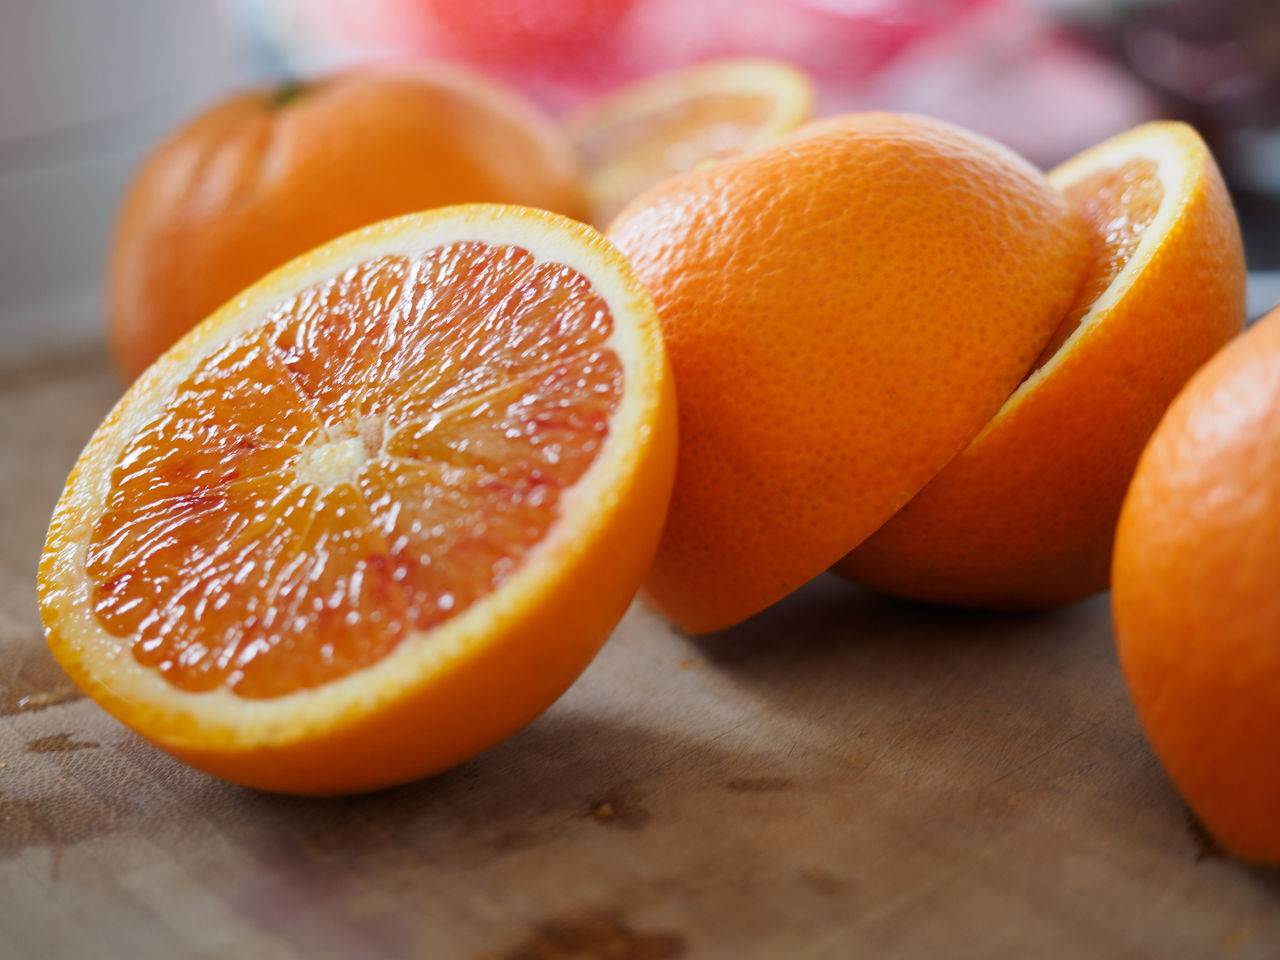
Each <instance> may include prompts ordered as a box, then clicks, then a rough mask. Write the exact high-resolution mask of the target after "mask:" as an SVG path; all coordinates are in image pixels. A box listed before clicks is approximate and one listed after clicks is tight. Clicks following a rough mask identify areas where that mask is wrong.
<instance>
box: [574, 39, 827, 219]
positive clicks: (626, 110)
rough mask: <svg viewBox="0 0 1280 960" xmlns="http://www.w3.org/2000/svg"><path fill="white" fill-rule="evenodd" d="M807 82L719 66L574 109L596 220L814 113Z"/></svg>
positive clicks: (748, 66) (736, 64) (675, 74)
mask: <svg viewBox="0 0 1280 960" xmlns="http://www.w3.org/2000/svg"><path fill="white" fill-rule="evenodd" d="M812 103H813V90H812V85H811V83H810V82H809V79H808V78H807V77H806V76H805V75H804V74H803V73H801V72H800V71H799V70H797V69H796V68H795V67H792V66H791V65H790V64H786V63H782V62H781V61H777V60H768V59H754V58H741V59H727V60H712V61H708V62H705V63H700V64H697V65H695V66H692V67H685V68H683V69H680V70H672V71H669V72H667V73H662V74H658V75H657V76H654V77H649V78H647V79H644V80H640V81H638V82H636V83H633V84H631V85H630V86H627V87H624V88H623V89H621V90H618V91H615V92H613V93H609V94H606V95H605V96H603V97H600V98H599V99H597V100H594V101H592V102H591V103H588V104H587V105H585V106H583V107H580V108H579V109H578V110H576V111H574V113H572V114H571V115H570V116H569V117H567V118H566V119H565V129H566V130H567V131H568V134H569V137H570V139H571V141H572V142H573V143H574V145H575V147H576V148H577V152H578V157H579V159H580V160H581V161H582V165H583V167H584V169H585V170H586V192H587V199H588V203H589V204H590V208H591V220H592V222H593V223H596V224H599V225H601V226H604V225H605V224H608V223H609V222H610V221H611V220H613V218H614V217H615V216H616V215H617V214H618V212H619V211H620V210H621V209H622V208H623V207H624V206H626V204H627V203H628V202H629V201H631V200H632V199H633V198H635V197H637V196H639V195H640V194H641V193H643V192H644V191H645V190H646V189H648V188H649V187H651V186H653V185H654V184H655V183H658V182H659V181H661V180H663V179H665V178H667V177H669V176H672V175H673V174H676V173H680V172H683V171H685V170H691V169H693V168H694V167H696V166H698V165H699V164H702V163H707V162H711V161H716V160H722V159H724V158H726V157H730V156H733V155H734V154H737V153H742V152H743V151H746V150H750V149H752V148H754V147H758V146H761V145H762V144H766V143H770V142H772V141H774V140H776V139H778V138H779V137H780V136H782V135H783V134H784V133H786V132H788V131H789V130H792V129H793V128H795V127H796V126H798V125H800V124H801V123H803V122H804V121H806V120H807V119H809V116H810V114H811V112H812Z"/></svg>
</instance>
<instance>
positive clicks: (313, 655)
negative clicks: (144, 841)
mask: <svg viewBox="0 0 1280 960" xmlns="http://www.w3.org/2000/svg"><path fill="white" fill-rule="evenodd" d="M674 422H675V421H674V399H673V394H672V387H671V380H670V375H669V373H668V369H667V361H666V357H665V352H664V349H663V345H662V340H661V337H660V334H659V330H658V324H657V319H656V316H655V314H654V311H653V307H652V305H651V303H650V300H649V297H648V295H647V294H646V293H645V292H644V290H643V289H642V288H641V287H640V286H639V285H638V283H637V282H636V281H635V279H634V278H633V276H632V274H631V271H630V268H629V267H628V266H627V264H626V262H625V261H624V260H623V259H622V257H621V256H620V255H619V254H618V253H617V252H616V251H615V250H614V249H613V248H612V247H611V246H610V245H609V244H608V243H607V242H606V241H604V240H603V238H601V237H600V236H599V235H598V234H597V233H595V231H593V230H591V229H590V228H589V227H585V226H583V225H581V224H577V223H575V222H573V221H571V220H568V219H565V218H563V217H559V216H556V215H553V214H549V213H545V212H542V211H535V210H531V209H527V208H519V207H500V206H469V207H455V208H445V209H442V210H437V211H433V212H430V213H426V214H419V215H415V216H410V217H405V218H402V219H397V220H390V221H386V222H384V223H381V224H378V225H375V226H373V227H369V228H366V229H364V230H361V231H358V232H356V233H353V234H349V235H347V236H345V237H343V238H340V239H339V240H336V241H334V242H332V243H330V244H328V245H326V246H324V247H321V248H319V249H318V250H315V251H313V252H312V253H310V254H308V255H306V256H304V257H301V258H299V259H298V260H295V261H293V262H292V263H290V264H288V265H287V266H285V267H283V268H281V269H280V270H279V271H277V272H276V273H273V274H272V275H270V276H268V277H267V278H266V279H264V280H262V281H260V282H259V283H258V284H256V285H254V286H253V287H251V288H249V289H248V290H247V291H245V292H244V293H243V294H241V295H240V296H239V297H238V298H236V299H235V300H234V301H232V302H231V303H228V304H227V305H226V306H224V307H223V308H222V309H221V310H219V311H218V312H217V313H215V314H214V315H213V316H212V317H210V318H209V319H208V320H207V321H205V322H204V323H203V324H202V325H200V326H199V327H198V328H197V329H196V330H195V331H193V332H192V333H191V334H190V335H188V336H187V337H186V338H185V339H183V340H182V341H181V342H180V343H179V344H178V345H177V346H176V347H175V348H174V349H172V350H171V351H170V352H169V353H167V354H166V355H165V356H163V357H162V358H161V359H160V360H159V361H157V363H156V364H155V365H154V366H152V368H151V369H150V370H149V371H148V372H147V373H146V374H144V376H143V377H142V378H140V379H139V381H138V382H137V383H136V384H135V385H134V386H133V387H132V389H130V391H129V392H128V393H127V394H126V395H125V397H124V398H123V399H122V400H121V401H120V403H119V404H118V405H117V407H116V408H115V410H114V411H112V413H111V414H110V416H109V417H108V418H107V420H106V421H105V423H104V424H103V425H102V426H101V427H100V428H99V430H98V432H97V434H96V435H95V436H94V438H93V440H92V441H91V442H90V444H89V446H88V447H87V448H86V450H85V452H84V453H83V454H82V456H81V458H80V460H79V462H78V463H77V464H76V467H75V469H74V470H73V472H72V474H71V477H70V479H69V480H68V483H67V487H66V490H65V491H64V493H63V496H62V499H61V501H60V502H59V504H58V506H57V509H56V511H55V513H54V517H53V521H52V524H51V527H50V531H49V538H48V542H47V544H46V547H45V553H44V557H43V561H42V563H41V567H40V575H39V587H40V602H41V610H42V614H43V617H44V621H45V625H46V629H47V633H48V639H49V644H50V647H51V649H52V650H53V653H54V655H55V656H56V657H57V659H58V661H59V662H60V663H61V664H62V666H63V667H64V668H65V669H66V670H67V672H68V673H69V674H70V675H71V677H72V679H74V680H75V681H76V682H77V683H78V684H79V685H80V686H81V687H82V688H83V689H84V690H85V691H86V692H87V693H89V694H90V695H91V696H92V697H93V698H94V699H96V700H97V701H98V702H99V703H100V704H102V705H103V706H104V707H105V708H106V709H107V710H109V711H110V712H111V713H113V714H114V715H115V716H116V717H118V718H119V719H120V720H122V721H123V722H124V723H126V724H128V725H129V726H130V727H132V728H133V729H135V730H136V731H138V732H139V733H140V734H142V735H143V736H144V737H147V738H148V739H150V740H152V741H153V742H155V743H156V744H157V745H159V746H161V747H162V748H164V749H165V750H168V751H169V752H171V753H173V754H174V755H175V756H177V757H179V758H180V759H182V760H185V761H186V762H188V763H190V764H192V765H193V766H196V767H199V768H201V769H203V770H206V771H209V772H211V773H214V774H216V775H218V776H222V777H225V778H227V779H230V780H234V781H237V782H240V783H244V784H248V785H252V786H257V787H263V788H267V789H273V790H284V791H290V792H298V793H335V792H346V791H353V790H366V789H371V788H376V787H380V786H384V785H387V784H392V783H397V782H401V781H404V780H407V779H412V778H415V777H419V776H422V775H425V774H429V773H432V772H435V771H438V770H441V769H443V768H446V767H448V766H451V765H453V764H456V763H458V762H460V761H462V760H465V759H467V758H468V757H470V756H471V755H473V754H475V753H476V752H478V751H480V750H482V749H484V748H485V747H487V746H489V745H491V744H493V743H495V742H497V741H498V740H500V739H502V738H503V737H505V736H507V735H509V734H511V733H512V732H514V731H515V730H517V729H519V728H520V727H521V726H523V725H524V724H526V723H527V722H529V720H531V719H532V718H533V717H535V716H537V714H538V713H539V712H541V711H542V710H543V709H545V708H546V707H547V706H548V705H549V704H550V703H551V702H552V701H554V700H555V699H556V697H558V696H559V695H560V694H561V693H562V692H563V691H564V690H565V689H566V688H567V687H568V686H569V684H570V683H572V681H573V680H574V678H575V677H577V675H578V674H579V672H581V670H582V669H584V668H585V666H586V665H587V663H588V662H589V661H590V659H591V658H592V656H593V655H594V653H595V652H596V650H597V649H598V648H599V646H600V644H601V643H602V642H603V641H604V639H605V637H606V636H607V634H608V633H609V631H610V630H611V629H612V627H613V626H614V624H615V623H616V622H617V620H618V619H619V617H621V615H622V613H623V612H624V611H625V609H626V607H627V605H628V603H629V602H630V600H631V598H632V596H633V595H634V593H635V591H636V589H637V587H638V586H639V584H640V581H641V579H642V578H643V576H644V573H645V570H646V568H647V566H648V563H649V560H650V557H651V556H652V554H653V551H654V549H655V545H656V542H657V538H658V533H659V530H660V528H661V525H662V521H663V517H664V514H665V510H666V501H667V498H668V494H669V490H670V485H671V478H672V473H673V469H674V466H673V464H674V455H675V427H674Z"/></svg>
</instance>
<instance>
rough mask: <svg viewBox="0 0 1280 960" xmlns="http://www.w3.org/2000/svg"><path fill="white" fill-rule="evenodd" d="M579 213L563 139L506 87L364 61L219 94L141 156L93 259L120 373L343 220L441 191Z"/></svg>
mask: <svg viewBox="0 0 1280 960" xmlns="http://www.w3.org/2000/svg"><path fill="white" fill-rule="evenodd" d="M470 202H488V203H510V204H521V205H525V206H532V207H540V208H544V209H547V210H552V211H554V212H557V213H563V214H567V215H569V216H572V217H575V218H579V219H580V218H582V217H583V216H584V215H585V208H584V201H583V199H582V193H581V184H580V175H579V169H578V166H577V162H576V160H575V159H574V157H573V148H572V147H571V146H570V145H569V143H568V141H567V139H566V138H565V137H564V135H563V134H562V133H561V132H560V130H559V127H558V126H557V125H556V124H555V122H554V121H553V120H551V119H550V118H549V117H547V116H545V115H543V114H542V112H541V111H539V110H538V109H537V108H536V107H535V106H534V105H533V104H531V103H528V102H526V101H525V100H524V99H523V98H522V97H520V96H519V95H518V94H517V93H515V92H514V91H511V90H508V89H506V88H505V87H502V86H500V85H498V84H496V83H494V82H493V81H490V80H487V79H485V78H484V77H481V76H479V75H477V74H474V73H471V72H469V71H466V70H463V69H462V68H457V67H447V66H444V65H440V64H419V65H406V66H383V67H376V68H374V67H366V68H363V69H360V70H353V71H350V72H348V73H344V74H339V75H336V76H332V77H325V78H318V79H315V80H312V81H308V82H306V83H304V84H291V85H286V86H284V87H282V88H278V89H274V90H253V91H249V92H246V93H243V94H239V95H236V96H233V97H231V98H230V99H228V100H226V101H224V102H222V103H220V104H217V105H216V106H214V107H212V108H211V109H209V110H208V111H206V112H205V113H203V114H201V115H200V116H198V117H196V118H195V119H194V120H192V121H191V122H190V123H189V124H187V125H186V126H185V127H183V128H182V129H181V130H178V131H177V132H175V133H174V134H173V135H172V136H171V137H170V138H169V139H168V140H167V141H166V142H164V143H163V144H161V145H160V146H159V147H158V148H156V150H155V151H154V152H153V153H152V154H151V155H150V156H149V157H148V158H147V159H146V160H145V162H144V163H143V165H142V167H141V168H140V169H139V171H138V173H137V174H136V176H135V178H134V181H133V183H132V185H131V187H130V188H129V191H128V193H127V195H126V197H125V200H124V205H123V208H122V210H121V212H120V217H119V220H118V222H117V225H116V229H115V236H114V238H113V240H112V247H111V262H110V265H109V271H108V290H107V294H108V295H107V302H108V314H109V316H108V320H109V332H110V338H111V346H112V349H113V352H114V354H115V357H116V361H117V364H118V366H119V367H120V370H121V372H122V373H124V374H125V376H127V377H129V378H132V377H135V376H137V375H138V374H139V373H140V372H141V371H142V370H143V369H145V368H146V366H147V364H149V363H150V362H151V361H152V360H154V359H155V358H156V357H158V356H159V355H160V354H161V353H163V352H164V351H165V350H166V349H167V348H168V347H169V346H170V345H171V344H172V343H174V342H175V341H176V340H177V339H178V338H179V337H180V336H182V334H184V333H186V331H187V330H189V329H190V328H191V327H193V326H194V325H195V324H196V323H198V322H199V321H200V320H202V319H204V317H205V316H206V315H208V314H209V313H211V312H213V310H215V309H216V308H217V307H219V306H220V305H222V303H223V302H225V301H227V300H229V299H230V298H231V297H233V296H235V295H236V294H237V293H239V292H240V291H241V290H242V289H244V288H245V287H247V286H248V285H249V284H251V283H253V282H254V281H255V280H257V279H258V278H259V277H261V276H262V275H263V274H265V273H267V272H268V271H269V270H272V269H273V268H275V267H278V266H280V265H281V264H282V263H284V262H285V261H286V260H289V259H290V258H292V257H295V256H297V255H299V254H302V253H305V252H306V251H307V250H310V249H311V248H312V247H315V246H317V245H319V244H321V243H323V242H325V241H326V240H330V239H332V238H334V237H336V236H338V235H339V234H342V233H346V232H347V231H349V230H354V229H355V228H357V227H361V226H364V225H366V224H369V223H373V222H374V221H377V220H382V219H385V218H387V217H392V216H396V215H398V214H405V213H412V212H415V211H418V210H426V209H429V208H432V207H440V206H445V205H448V204H456V203H470Z"/></svg>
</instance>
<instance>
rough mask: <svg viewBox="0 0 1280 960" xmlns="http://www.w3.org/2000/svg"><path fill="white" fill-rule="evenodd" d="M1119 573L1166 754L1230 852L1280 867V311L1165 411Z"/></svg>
mask: <svg viewBox="0 0 1280 960" xmlns="http://www.w3.org/2000/svg"><path fill="white" fill-rule="evenodd" d="M1112 570H1113V572H1112V614H1113V618H1114V622H1115V632H1116V642H1117V646H1118V649H1119V654H1120V666H1121V668H1122V669H1123V670H1124V675H1125V680H1126V682H1127V684H1128V687H1129V694H1130V696H1131V697H1132V698H1133V703H1134V706H1135V708H1136V709H1137V712H1138V718H1139V719H1140V720H1141V721H1142V726H1143V728H1144V729H1145V730H1146V733H1147V737H1148V738H1149V739H1150V741H1151V746H1152V747H1153V748H1154V750H1155V753H1156V756H1157V757H1159V758H1160V762H1161V764H1163V766H1164V768H1165V771H1166V772H1167V773H1168V775H1169V778H1170V779H1171V780H1172V781H1173V783H1174V785H1175V786H1176V787H1177V788H1178V790H1179V791H1180V792H1181V793H1182V795H1183V797H1184V798H1185V799H1186V801H1187V802H1188V803H1189V804H1190V805H1191V807H1192V809H1193V810H1195V812H1196V814H1197V816H1199V817H1200V819H1201V821H1202V822H1203V823H1204V825H1205V827H1207V828H1208V830H1209V832H1210V833H1212V834H1213V835H1214V837H1216V838H1217V840H1218V841H1219V842H1220V843H1221V844H1222V845H1223V846H1224V847H1225V848H1226V849H1227V850H1228V851H1230V852H1231V853H1232V854H1234V855H1235V856H1237V857H1241V858H1243V859H1245V860H1251V861H1257V862H1263V863H1280V764H1277V763H1276V758H1277V756H1280V590H1277V589H1276V588H1277V573H1278V572H1280V311H1272V313H1271V314H1270V315H1269V316H1267V317H1266V318H1265V319H1263V320H1260V321H1259V322H1258V323H1257V324H1256V325H1255V326H1253V327H1252V328H1250V329H1249V330H1247V331H1246V332H1245V333H1244V334H1243V335H1242V336H1241V337H1240V338H1238V339H1237V340H1235V341H1234V342H1232V343H1231V344H1230V345H1229V346H1227V348H1226V349H1224V350H1223V351H1222V352H1221V353H1220V354H1218V355H1217V356H1216V357H1215V358H1214V359H1213V360H1212V361H1210V362H1209V363H1208V364H1207V365H1206V366H1205V367H1204V369H1203V370H1201V371H1200V372H1199V373H1198V374H1196V376H1195V377H1194V378H1193V379H1192V380H1191V381H1190V383H1188V384H1187V387H1186V389H1185V390H1183V392H1182V393H1181V394H1180V395H1179V396H1178V398H1177V400H1176V401H1175V402H1174V403H1173V405H1172V406H1171V407H1170V408H1169V412H1168V413H1167V414H1166V415H1165V417H1164V419H1163V420H1162V421H1161V423H1160V426H1159V427H1158V428H1157V430H1156V432H1155V434H1154V435H1153V436H1152V438H1151V442H1150V444H1149V445H1148V446H1147V448H1146V450H1145V451H1144V452H1143V454H1142V459H1141V461H1140V462H1139V464H1138V469H1137V473H1136V474H1135V476H1134V478H1133V484H1132V486H1131V487H1130V488H1129V493H1128V496H1127V497H1126V498H1125V502H1124V509H1123V511H1122V513H1121V516H1120V525H1119V528H1118V530H1117V533H1116V545H1115V557H1114V562H1113V568H1112Z"/></svg>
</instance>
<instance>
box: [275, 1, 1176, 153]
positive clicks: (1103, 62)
mask: <svg viewBox="0 0 1280 960" xmlns="http://www.w3.org/2000/svg"><path fill="white" fill-rule="evenodd" d="M256 2H257V5H258V7H259V9H260V10H261V11H262V12H263V14H264V19H265V22H266V23H267V24H268V25H270V26H271V28H272V32H273V33H274V35H275V38H276V39H277V41H278V42H279V44H280V45H281V47H282V48H283V49H284V50H285V52H286V54H287V55H288V57H289V59H291V60H292V61H293V63H294V65H295V66H296V67H298V68H299V70H300V71H301V72H310V71H313V70H316V69H325V68H330V67H333V66H336V65H340V64H345V63H351V62H357V61H362V60H368V59H371V58H397V59H399V58H405V57H421V56H434V57H444V58H448V59H453V60H459V61H463V62H466V63H470V64H472V65H473V66H476V67H478V68H480V69H482V70H484V71H485V72H487V73H490V74H492V75H495V76H498V77H501V78H502V79H504V80H506V81H508V82H509V83H512V84H513V85H515V86H516V87H518V88H520V89H522V90H524V91H525V93H527V94H528V95H530V96H531V97H533V98H534V99H536V100H538V101H540V102H542V103H543V104H545V105H546V106H548V107H549V108H551V109H553V110H562V109H565V108H567V107H570V106H573V105H574V104H576V103H578V102H580V101H582V100H583V99H586V98H588V97H590V96H593V95H595V94H597V93H600V92H602V91H604V90H607V89H610V88H612V87H615V86H618V85H620V84H622V83H626V82H627V81H629V80H632V79H635V78H637V77H640V76H645V75H647V74H650V73H654V72H657V71H660V70H666V69H669V68H672V67H677V66H681V65H684V64H687V63H691V62H694V61H698V60H704V59H707V58H710V57H718V56H731V55H741V54H751V55H761V56H772V57H779V58H781V59H785V60H790V61H792V62H794V63H796V64H798V65H799V66H801V67H803V68H804V69H805V70H807V71H808V72H809V73H810V74H811V75H812V76H813V77H814V79H815V81H816V82H817V85H818V91H819V107H820V109H821V111H822V112H823V113H834V112H840V111H844V110H851V109H867V108H872V107H879V108H884V109H892V110H907V111H912V112H917V113H925V114H930V115H932V116H938V117H942V118H944V119H949V120H952V121H955V122H957V123H961V124H964V125H965V126H968V127H971V128H973V129H975V130H978V131H981V132H983V133H986V134H988V135H990V136H993V137H995V138H996V139H999V140H1002V141H1003V142H1005V143H1008V144H1009V145H1010V146H1012V147H1014V148H1015V149H1017V150H1019V151H1021V152H1023V153H1024V154H1026V155H1027V156H1029V157H1030V158H1031V159H1033V160H1035V161H1037V162H1039V163H1042V164H1049V163H1052V162H1055V161H1057V160H1059V159H1062V158H1063V157H1065V156H1067V155H1069V154H1071V153H1073V152H1075V151H1076V150H1078V149H1080V148H1082V147H1084V146H1087V145H1089V144H1092V143H1095V142H1097V141H1098V140H1100V139H1103V138H1105V137H1106V136H1108V135H1110V134H1111V133H1114V132H1117V131H1119V130H1122V129H1125V128H1126V127H1129V126H1132V125H1134V124H1136V123H1139V122H1141V121H1142V120H1145V119H1149V118H1150V117H1152V116H1154V115H1156V114H1157V113H1158V112H1159V107H1158V104H1156V103H1154V102H1153V101H1152V100H1151V99H1150V97H1149V95H1147V94H1146V93H1144V91H1143V88H1142V87H1140V86H1139V84H1138V83H1137V82H1136V81H1134V80H1132V79H1131V78H1130V77H1129V76H1128V75H1127V74H1126V73H1125V72H1124V71H1123V70H1122V69H1120V68H1119V67H1117V66H1116V65H1114V64H1113V63H1112V62H1111V61H1110V60H1107V59H1106V58H1104V57H1103V56H1102V55H1100V54H1099V53H1097V52H1095V51H1094V50H1092V49H1091V48H1089V47H1087V46H1085V45H1084V44H1083V43H1081V42H1080V41H1078V40H1076V39H1074V38H1073V37H1072V36H1071V35H1069V34H1068V33H1066V32H1065V31H1063V30H1061V29H1059V28H1058V27H1057V26H1056V24H1055V23H1054V22H1053V21H1051V20H1050V19H1049V18H1048V17H1047V16H1046V15H1044V14H1043V13H1040V12H1038V11H1037V9H1036V8H1033V7H1032V6H1031V5H1029V4H1027V3H1026V2H1025V0H1022V2H1020V0H465V2H462V0H256Z"/></svg>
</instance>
